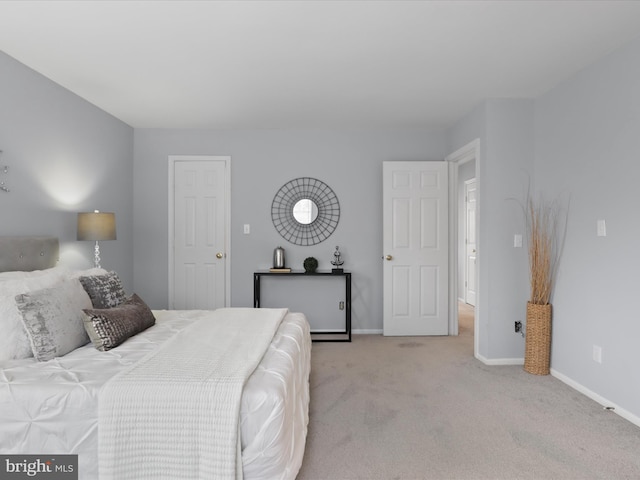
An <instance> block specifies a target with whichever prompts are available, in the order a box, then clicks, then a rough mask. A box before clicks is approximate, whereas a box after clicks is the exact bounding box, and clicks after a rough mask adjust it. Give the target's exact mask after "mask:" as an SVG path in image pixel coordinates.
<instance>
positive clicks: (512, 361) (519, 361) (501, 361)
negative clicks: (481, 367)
mask: <svg viewBox="0 0 640 480" xmlns="http://www.w3.org/2000/svg"><path fill="white" fill-rule="evenodd" d="M476 358H477V359H478V360H480V361H481V362H482V363H484V364H485V365H524V358H491V359H489V358H486V357H484V356H482V355H480V354H478V355H476Z"/></svg>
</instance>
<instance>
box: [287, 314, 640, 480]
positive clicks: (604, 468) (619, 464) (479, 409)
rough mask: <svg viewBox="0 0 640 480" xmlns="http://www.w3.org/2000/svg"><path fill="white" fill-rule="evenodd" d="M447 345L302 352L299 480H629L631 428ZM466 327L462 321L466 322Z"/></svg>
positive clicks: (637, 431) (406, 342) (464, 345)
mask: <svg viewBox="0 0 640 480" xmlns="http://www.w3.org/2000/svg"><path fill="white" fill-rule="evenodd" d="M461 312H462V313H461V328H460V335H459V336H457V337H383V336H380V335H355V336H354V338H353V342H352V343H320V342H316V343H314V344H313V350H312V359H311V363H312V367H311V405H310V414H309V415H310V422H309V433H308V438H307V447H306V453H305V457H304V461H303V464H302V469H301V471H300V474H299V475H298V480H313V479H332V480H342V479H345V480H346V479H369V480H375V479H640V428H638V427H636V426H635V425H633V424H632V423H630V422H627V421H626V420H624V419H622V418H621V417H619V416H618V415H616V414H615V413H612V412H610V411H606V410H604V409H603V407H602V406H601V405H599V404H597V403H596V402H594V401H592V400H590V399H589V398H587V397H585V396H584V395H582V394H581V393H579V392H577V391H575V390H573V389H572V388H570V387H568V386H567V385H565V384H563V383H562V382H560V381H559V380H557V379H555V378H554V377H552V376H535V375H530V374H528V373H526V372H524V371H523V369H522V367H521V366H486V365H484V364H483V363H481V362H480V361H478V360H476V359H475V358H474V357H473V328H472V325H473V324H472V323H469V317H468V316H467V317H466V318H463V317H464V315H463V313H464V311H461ZM471 322H472V317H471Z"/></svg>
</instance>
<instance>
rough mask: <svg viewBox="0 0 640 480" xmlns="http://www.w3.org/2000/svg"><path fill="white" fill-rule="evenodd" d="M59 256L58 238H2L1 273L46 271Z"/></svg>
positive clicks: (53, 264)
mask: <svg viewBox="0 0 640 480" xmlns="http://www.w3.org/2000/svg"><path fill="white" fill-rule="evenodd" d="M59 256H60V245H59V243H58V238H57V237H0V272H9V271H15V270H19V271H23V272H30V271H32V270H44V269H45V268H51V267H55V266H56V264H57V263H58V258H59Z"/></svg>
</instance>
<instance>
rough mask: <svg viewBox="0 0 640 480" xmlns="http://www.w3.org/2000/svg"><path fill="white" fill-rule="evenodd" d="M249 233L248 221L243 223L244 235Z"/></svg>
mask: <svg viewBox="0 0 640 480" xmlns="http://www.w3.org/2000/svg"><path fill="white" fill-rule="evenodd" d="M250 233H251V225H249V224H248V223H245V224H244V234H245V235H249V234H250Z"/></svg>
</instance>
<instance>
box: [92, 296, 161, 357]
mask: <svg viewBox="0 0 640 480" xmlns="http://www.w3.org/2000/svg"><path fill="white" fill-rule="evenodd" d="M84 313H85V317H84V328H85V329H86V330H87V333H88V334H89V338H91V341H92V342H93V345H94V346H95V347H96V348H97V349H98V350H100V351H101V352H106V351H107V350H111V349H112V348H114V347H117V346H118V345H120V344H121V343H122V342H124V341H125V340H126V339H127V338H129V337H132V336H134V335H135V334H137V333H140V332H142V331H143V330H146V329H147V328H149V327H151V326H152V325H154V324H155V323H156V318H155V317H154V316H153V313H152V312H151V309H150V308H149V307H148V306H147V304H146V303H144V302H143V301H142V299H141V298H140V297H139V296H138V295H136V294H135V293H134V294H133V295H131V297H129V298H128V299H127V300H125V302H124V303H122V304H121V305H119V306H117V307H113V308H108V309H85V310H84Z"/></svg>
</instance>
